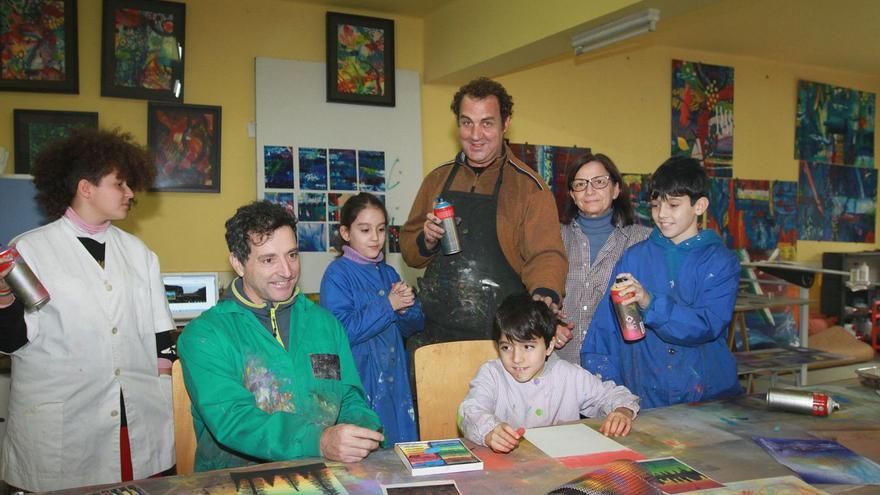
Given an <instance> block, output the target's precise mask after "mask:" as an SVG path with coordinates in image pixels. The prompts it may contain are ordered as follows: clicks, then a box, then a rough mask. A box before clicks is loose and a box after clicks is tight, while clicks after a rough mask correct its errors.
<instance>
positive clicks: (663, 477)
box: [638, 457, 724, 493]
mask: <svg viewBox="0 0 880 495" xmlns="http://www.w3.org/2000/svg"><path fill="white" fill-rule="evenodd" d="M638 465H639V466H640V467H641V468H642V469H644V470H645V471H646V472H647V473H648V475H649V476H650V478H649V479H648V482H649V483H651V484H652V485H654V486H656V487H657V488H660V489H661V490H663V491H664V492H665V493H684V492H689V491H693V490H703V489H706V488H717V487H719V486H724V485H722V484H721V483H718V482H717V481H715V480H713V479H712V478H710V477H708V476H706V475H705V474H703V473H701V472H699V471H697V470H696V469H694V468H692V467H690V466H688V465H687V464H685V463H683V462H681V461H679V460H678V459H676V458H675V457H664V458H661V459H648V460H646V461H639V462H638Z"/></svg>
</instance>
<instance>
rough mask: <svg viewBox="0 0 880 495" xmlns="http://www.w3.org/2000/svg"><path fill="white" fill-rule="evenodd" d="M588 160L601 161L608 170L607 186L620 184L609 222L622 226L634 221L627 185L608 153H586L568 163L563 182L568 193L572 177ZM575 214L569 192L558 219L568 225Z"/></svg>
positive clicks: (633, 211)
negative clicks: (609, 180)
mask: <svg viewBox="0 0 880 495" xmlns="http://www.w3.org/2000/svg"><path fill="white" fill-rule="evenodd" d="M590 162H599V163H601V164H602V166H603V167H604V168H605V171H606V172H608V175H610V176H611V184H609V185H608V187H611V186H612V184H617V185H618V186H620V194H618V195H617V197H616V198H615V199H614V201H612V202H611V211H612V213H611V223H612V224H614V225H621V226H624V227H625V226H627V225H632V224H633V223H635V221H636V214H635V209H634V208H633V205H632V200H631V199H630V196H629V187H627V185H626V183H625V182H623V175H621V174H620V170H618V169H617V165H615V164H614V162H613V161H612V160H611V158H610V157H609V156H608V155H603V154H602V153H596V154H593V153H587V154H586V155H585V156H584V157H583V158H582V159H580V160H578V161H577V162H575V163H574V164H573V165H569V167H568V170H566V171H565V184H566V188H567V189H568V191H569V193H570V192H571V183H572V182H574V178H575V176H576V175H577V173H578V171H579V170H580V169H581V167H583V166H584V165H586V164H588V163H590ZM577 215H578V207H577V205H576V204H575V202H574V199H572V197H571V194H569V195H568V202H567V203H566V204H565V210H563V211H562V218H561V219H560V221H561V222H562V223H563V224H565V225H568V224H570V223H571V221H572V220H574V219H575V217H577Z"/></svg>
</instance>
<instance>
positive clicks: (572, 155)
mask: <svg viewBox="0 0 880 495" xmlns="http://www.w3.org/2000/svg"><path fill="white" fill-rule="evenodd" d="M508 146H509V147H510V151H511V152H512V153H513V154H514V156H516V157H517V158H519V159H520V160H521V161H522V162H523V163H525V164H526V165H528V166H530V167H532V169H534V170H535V171H536V172H538V175H540V176H541V178H542V179H544V182H545V183H546V184H547V185H548V186H550V191H552V192H553V196H554V197H555V199H556V209H557V210H558V212H559V214H560V215H561V214H562V211H563V210H564V209H565V205H566V203H567V202H568V185H567V184H566V183H565V180H566V174H567V172H568V168H569V167H571V166H573V165H575V164H576V163H579V161H581V160H582V159H583V158H584V157H585V156H586V155H588V154H589V153H590V148H580V147H577V146H572V147H567V146H551V145H545V144H528V143H525V144H519V143H508Z"/></svg>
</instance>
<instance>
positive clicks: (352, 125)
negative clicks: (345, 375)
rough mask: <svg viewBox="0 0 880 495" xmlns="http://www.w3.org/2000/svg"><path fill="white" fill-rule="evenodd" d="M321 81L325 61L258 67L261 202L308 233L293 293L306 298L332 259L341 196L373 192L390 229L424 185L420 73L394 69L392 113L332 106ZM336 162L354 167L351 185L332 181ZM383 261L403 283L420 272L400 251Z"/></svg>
mask: <svg viewBox="0 0 880 495" xmlns="http://www.w3.org/2000/svg"><path fill="white" fill-rule="evenodd" d="M326 73H327V72H326V69H325V65H324V64H323V63H318V62H302V61H296V60H282V59H272V58H262V57H258V58H257V59H256V97H257V102H256V111H257V128H256V140H257V149H256V153H257V198H260V199H263V198H265V199H270V200H272V201H276V202H279V203H282V204H285V205H287V206H288V207H289V208H291V209H294V211H296V212H297V214H298V218H299V220H300V223H299V226H298V227H299V228H300V229H305V230H299V231H298V237H299V240H300V253H301V255H300V256H301V257H300V259H301V265H302V273H301V274H300V281H299V286H300V288H301V289H302V290H303V292H306V293H309V292H319V291H320V286H321V277H322V276H323V274H324V270H325V269H326V267H327V265H329V264H330V262H331V261H333V260H334V259H335V257H336V252H335V251H331V246H330V244H331V238H332V234H333V232H332V231H333V230H334V229H338V223H336V224H335V226H334V222H333V220H332V215H333V214H334V213H338V209H337V208H336V206H337V205H338V201H339V197H340V195H347V194H356V193H357V192H359V191H362V190H366V191H368V192H371V193H374V194H376V195H377V196H379V197H380V198H382V199H384V201H385V206H386V208H387V209H388V217H389V218H388V222H389V224H390V225H402V224H403V223H404V222H405V221H406V218H407V216H408V215H409V210H410V207H411V206H412V203H413V200H414V199H415V195H416V193H417V192H418V189H419V186H420V185H421V182H422V131H421V97H420V89H419V75H418V73H417V72H414V71H407V70H397V71H395V74H396V78H397V97H396V106H394V107H379V106H369V105H354V104H346V103H328V102H327V97H326V94H325V92H326V87H327V86H326V84H325V81H324V78H325V77H326ZM322 150H323V151H322ZM324 161H326V163H327V168H326V169H322V168H321V167H322V165H321V164H322V163H324ZM332 161H335V162H336V165H339V164H340V163H342V164H343V165H341V167H342V168H346V169H350V167H347V166H346V165H345V164H352V163H353V164H354V167H355V168H354V169H353V170H355V172H353V175H352V177H351V179H350V180H349V179H346V180H342V179H344V177H343V178H342V179H340V177H338V175H339V174H336V175H333V171H334V168H333V166H331V165H333V164H332V163H331V162H332ZM267 162H269V163H268V166H269V169H267ZM288 167H292V171H291V173H290V175H287V173H286V172H287V168H288ZM267 170H270V173H268V174H267ZM310 170H314V171H315V172H316V173H310ZM321 170H324V172H323V173H325V174H326V175H327V177H322V176H321ZM336 170H339V167H337V168H336ZM331 175H332V177H331ZM342 175H346V174H342ZM351 180H354V182H355V184H354V185H352V183H351ZM322 184H326V185H325V186H324V185H322ZM322 205H323V207H322ZM325 208H326V209H325ZM322 212H323V213H322ZM322 236H323V240H324V243H325V244H324V245H323V246H321V245H320V239H321V238H322ZM389 241H391V243H392V244H393V239H389ZM386 244H388V241H386ZM316 246H317V248H316ZM321 247H323V248H324V249H320V248H321ZM303 248H305V250H304V249H303ZM386 253H387V249H386ZM386 256H387V257H386V260H387V262H388V264H389V265H391V266H393V267H394V268H395V269H396V270H397V271H398V273H400V275H401V277H402V278H403V279H404V280H406V281H407V283H410V284H415V283H416V277H417V276H419V275H420V272H421V271H420V270H413V269H410V268H409V267H407V266H406V264H405V263H404V262H403V259H402V257H401V255H400V254H399V253H394V252H391V253H387V254H386Z"/></svg>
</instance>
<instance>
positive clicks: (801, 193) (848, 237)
mask: <svg viewBox="0 0 880 495" xmlns="http://www.w3.org/2000/svg"><path fill="white" fill-rule="evenodd" d="M876 210H877V170H876V169H874V168H862V167H842V166H836V165H829V164H823V163H811V162H803V161H802V162H800V173H799V177H798V224H799V225H800V230H799V238H800V239H806V240H813V241H837V242H865V243H873V242H874V238H875V234H874V230H875V227H874V221H875V218H876Z"/></svg>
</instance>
